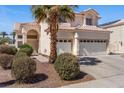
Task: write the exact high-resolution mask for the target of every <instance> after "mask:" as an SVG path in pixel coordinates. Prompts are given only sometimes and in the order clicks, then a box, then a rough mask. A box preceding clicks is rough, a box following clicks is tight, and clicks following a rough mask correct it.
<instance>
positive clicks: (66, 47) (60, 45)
mask: <svg viewBox="0 0 124 93" xmlns="http://www.w3.org/2000/svg"><path fill="white" fill-rule="evenodd" d="M61 53H72V40H62V39H61V40H57V54H61Z"/></svg>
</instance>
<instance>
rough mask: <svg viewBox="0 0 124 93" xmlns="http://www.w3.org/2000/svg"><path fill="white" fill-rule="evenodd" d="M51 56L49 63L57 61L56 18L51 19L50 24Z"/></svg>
mask: <svg viewBox="0 0 124 93" xmlns="http://www.w3.org/2000/svg"><path fill="white" fill-rule="evenodd" d="M50 37H51V41H50V56H49V63H53V62H54V61H55V60H56V57H57V52H56V49H57V48H56V45H57V42H56V41H57V19H56V17H55V16H54V17H53V18H51V23H50Z"/></svg>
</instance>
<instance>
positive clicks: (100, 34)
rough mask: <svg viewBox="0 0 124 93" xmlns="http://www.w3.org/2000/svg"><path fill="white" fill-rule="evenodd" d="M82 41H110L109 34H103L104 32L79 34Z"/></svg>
mask: <svg viewBox="0 0 124 93" xmlns="http://www.w3.org/2000/svg"><path fill="white" fill-rule="evenodd" d="M78 35H79V38H80V39H103V40H109V32H103V31H84V32H81V31H79V32H78Z"/></svg>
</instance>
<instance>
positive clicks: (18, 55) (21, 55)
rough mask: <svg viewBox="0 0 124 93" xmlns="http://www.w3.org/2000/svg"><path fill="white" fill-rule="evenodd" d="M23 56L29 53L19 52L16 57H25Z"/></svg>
mask: <svg viewBox="0 0 124 93" xmlns="http://www.w3.org/2000/svg"><path fill="white" fill-rule="evenodd" d="M23 56H27V54H26V53H25V52H21V51H20V52H17V54H16V55H15V58H17V57H23Z"/></svg>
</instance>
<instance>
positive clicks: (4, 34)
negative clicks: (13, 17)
mask: <svg viewBox="0 0 124 93" xmlns="http://www.w3.org/2000/svg"><path fill="white" fill-rule="evenodd" d="M0 35H2V37H3V38H5V36H6V35H8V34H7V33H6V32H4V31H3V32H1V33H0Z"/></svg>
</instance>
